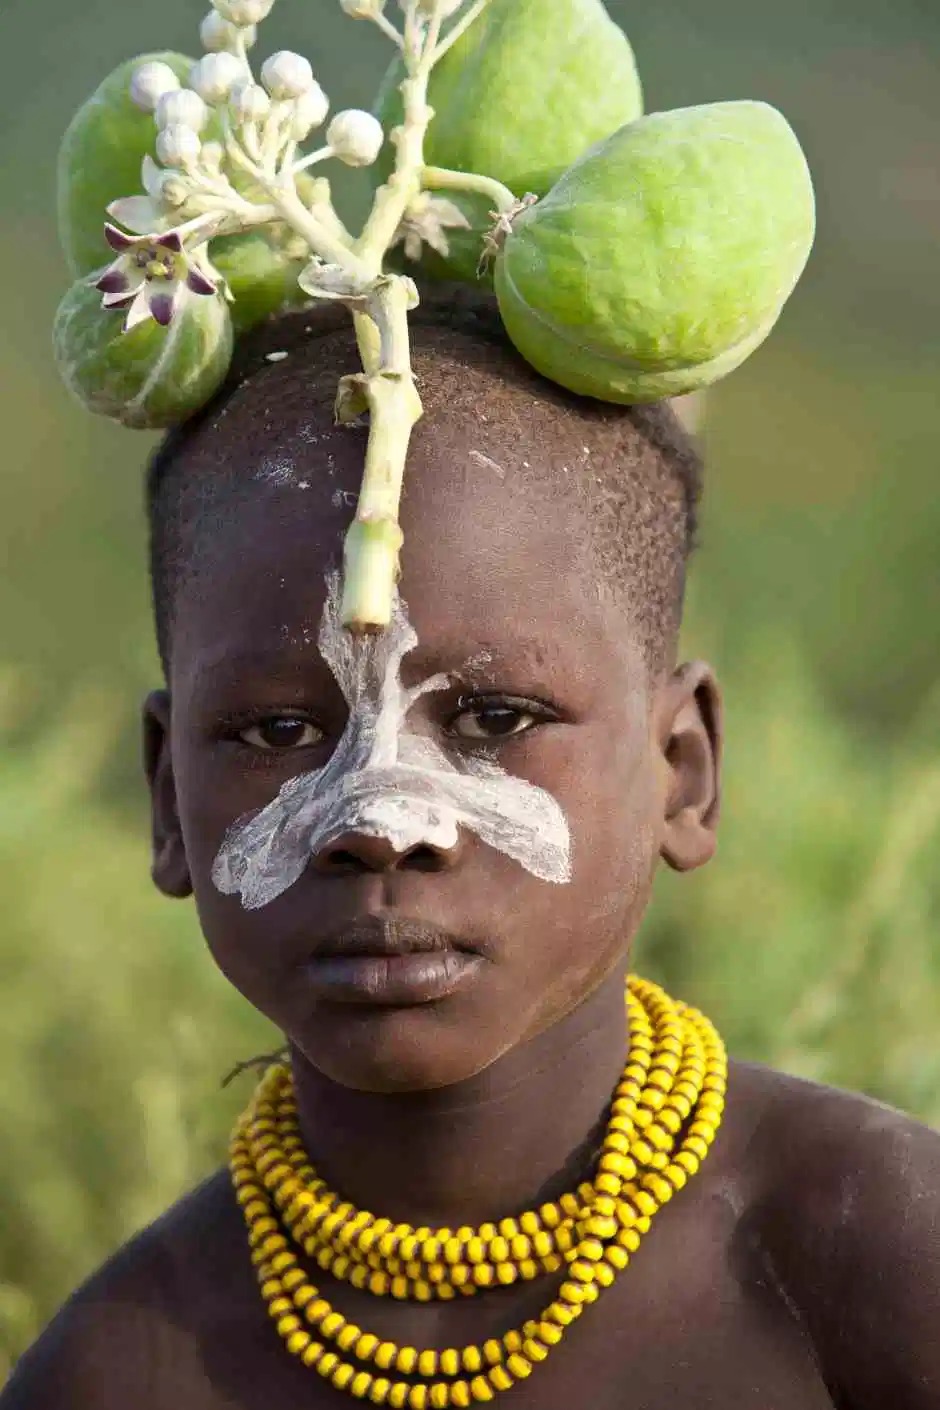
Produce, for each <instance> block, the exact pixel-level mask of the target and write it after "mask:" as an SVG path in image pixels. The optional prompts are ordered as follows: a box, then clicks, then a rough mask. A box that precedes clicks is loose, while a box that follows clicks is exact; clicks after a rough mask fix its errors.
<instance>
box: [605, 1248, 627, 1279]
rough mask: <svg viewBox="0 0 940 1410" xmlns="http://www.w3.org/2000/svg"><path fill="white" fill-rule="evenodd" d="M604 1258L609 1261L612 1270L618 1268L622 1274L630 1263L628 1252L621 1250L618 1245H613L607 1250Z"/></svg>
mask: <svg viewBox="0 0 940 1410" xmlns="http://www.w3.org/2000/svg"><path fill="white" fill-rule="evenodd" d="M604 1257H605V1258H606V1259H607V1262H608V1263H609V1264H610V1266H611V1268H616V1269H617V1271H618V1272H622V1271H623V1269H624V1268H626V1266H627V1264H628V1263H629V1262H630V1255H629V1254H628V1253H627V1250H626V1249H625V1248H621V1247H620V1246H619V1245H618V1244H611V1246H610V1248H608V1249H607V1250H606V1252H605V1254H604Z"/></svg>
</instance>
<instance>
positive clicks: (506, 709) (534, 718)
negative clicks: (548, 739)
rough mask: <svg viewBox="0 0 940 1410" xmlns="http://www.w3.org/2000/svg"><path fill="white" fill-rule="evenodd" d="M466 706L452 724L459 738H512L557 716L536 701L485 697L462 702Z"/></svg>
mask: <svg viewBox="0 0 940 1410" xmlns="http://www.w3.org/2000/svg"><path fill="white" fill-rule="evenodd" d="M461 704H462V705H464V709H462V710H461V711H460V714H459V715H455V716H454V718H453V719H452V720H451V722H450V725H449V726H448V729H449V732H450V733H451V734H453V735H456V736H457V738H458V739H476V740H489V741H490V742H491V743H492V742H494V741H498V740H500V739H511V738H512V737H513V736H514V735H517V734H527V733H528V731H529V730H530V729H532V727H533V725H537V724H540V723H543V722H544V721H546V720H551V719H554V718H555V716H554V715H553V714H552V712H551V711H550V710H548V709H547V707H546V706H544V705H540V704H538V703H537V702H536V701H534V700H509V699H493V698H490V699H487V698H483V699H481V700H478V701H477V702H476V703H473V704H470V703H465V702H464V701H461Z"/></svg>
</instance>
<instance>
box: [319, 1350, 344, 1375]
mask: <svg viewBox="0 0 940 1410" xmlns="http://www.w3.org/2000/svg"><path fill="white" fill-rule="evenodd" d="M338 1365H339V1357H338V1356H337V1355H336V1352H335V1351H326V1352H324V1353H323V1355H322V1356H321V1357H320V1359H319V1361H318V1362H317V1370H318V1371H319V1372H320V1375H321V1376H325V1377H326V1378H327V1379H329V1377H330V1376H332V1374H333V1372H334V1371H335V1370H336V1368H337V1366H338Z"/></svg>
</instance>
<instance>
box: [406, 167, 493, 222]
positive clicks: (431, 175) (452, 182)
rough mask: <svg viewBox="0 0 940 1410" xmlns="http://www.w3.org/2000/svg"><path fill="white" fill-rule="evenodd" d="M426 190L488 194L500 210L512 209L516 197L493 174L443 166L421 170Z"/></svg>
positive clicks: (422, 183) (423, 186) (422, 182)
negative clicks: (449, 169) (454, 169)
mask: <svg viewBox="0 0 940 1410" xmlns="http://www.w3.org/2000/svg"><path fill="white" fill-rule="evenodd" d="M421 185H422V188H423V189H424V190H425V191H467V192H472V193H473V194H475V195H478V196H488V197H489V199H490V200H491V201H492V202H493V205H494V206H495V208H496V210H497V211H499V212H503V211H509V210H512V208H513V206H514V205H515V204H516V198H515V196H514V195H513V193H512V192H511V191H510V189H509V187H508V186H504V185H503V183H502V182H501V181H497V180H496V178H495V177H492V176H479V175H477V173H476V172H472V171H448V170H447V168H446V167H442V166H426V167H425V168H424V169H423V171H422V172H421Z"/></svg>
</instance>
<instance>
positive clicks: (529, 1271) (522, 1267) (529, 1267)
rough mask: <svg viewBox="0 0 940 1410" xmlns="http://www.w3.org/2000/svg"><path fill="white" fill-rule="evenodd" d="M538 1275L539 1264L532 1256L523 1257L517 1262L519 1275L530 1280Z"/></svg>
mask: <svg viewBox="0 0 940 1410" xmlns="http://www.w3.org/2000/svg"><path fill="white" fill-rule="evenodd" d="M538 1275H539V1265H538V1264H537V1263H536V1262H535V1260H534V1259H532V1258H524V1259H523V1260H522V1262H521V1263H520V1264H519V1277H520V1278H524V1279H525V1280H526V1282H531V1281H532V1279H533V1278H537V1277H538Z"/></svg>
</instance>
